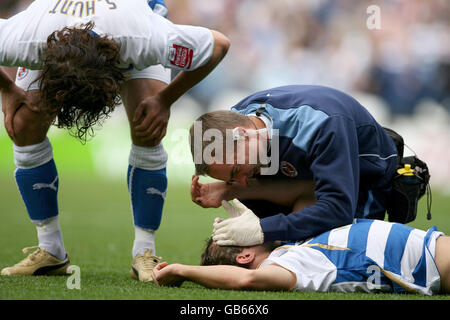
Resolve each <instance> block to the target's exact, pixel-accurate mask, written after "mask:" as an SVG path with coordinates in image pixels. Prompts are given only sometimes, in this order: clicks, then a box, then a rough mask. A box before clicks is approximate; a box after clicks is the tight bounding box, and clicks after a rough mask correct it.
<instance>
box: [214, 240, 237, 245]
mask: <svg viewBox="0 0 450 320" xmlns="http://www.w3.org/2000/svg"><path fill="white" fill-rule="evenodd" d="M217 244H218V245H219V246H221V247H225V246H235V245H236V242H235V241H234V240H218V241H217Z"/></svg>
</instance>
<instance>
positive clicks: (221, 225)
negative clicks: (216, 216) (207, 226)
mask: <svg viewBox="0 0 450 320" xmlns="http://www.w3.org/2000/svg"><path fill="white" fill-rule="evenodd" d="M233 219H234V218H228V219H224V220H222V221H220V222H214V224H213V227H214V233H216V232H218V231H219V230H221V229H223V228H225V227H226V226H228V225H229V224H230V223H233Z"/></svg>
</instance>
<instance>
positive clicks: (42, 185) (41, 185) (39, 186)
mask: <svg viewBox="0 0 450 320" xmlns="http://www.w3.org/2000/svg"><path fill="white" fill-rule="evenodd" d="M56 181H58V176H56V177H55V180H53V182H52V183H50V184H48V183H35V184H33V190H39V189H43V188H50V189H52V190H54V191H58V189H57V188H56Z"/></svg>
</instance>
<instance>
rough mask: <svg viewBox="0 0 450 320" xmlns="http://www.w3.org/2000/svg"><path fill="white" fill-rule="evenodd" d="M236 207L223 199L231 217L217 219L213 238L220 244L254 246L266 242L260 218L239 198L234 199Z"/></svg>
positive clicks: (223, 203)
mask: <svg viewBox="0 0 450 320" xmlns="http://www.w3.org/2000/svg"><path fill="white" fill-rule="evenodd" d="M233 203H234V205H235V207H236V208H234V207H233V206H231V205H230V204H229V203H228V202H227V201H222V205H223V207H224V208H225V210H227V211H228V213H229V214H230V216H231V218H229V219H226V220H221V219H216V220H215V222H214V234H213V240H214V241H216V242H217V244H218V245H219V246H254V245H257V244H261V243H263V242H264V233H263V232H262V229H261V225H260V223H259V218H258V217H257V216H256V215H255V214H254V213H253V211H251V210H250V209H248V208H247V207H246V206H244V205H243V204H242V203H241V202H240V201H239V200H237V199H233Z"/></svg>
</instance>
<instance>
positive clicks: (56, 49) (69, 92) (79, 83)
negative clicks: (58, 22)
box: [36, 22, 125, 143]
mask: <svg viewBox="0 0 450 320" xmlns="http://www.w3.org/2000/svg"><path fill="white" fill-rule="evenodd" d="M93 27H94V23H93V22H89V23H87V24H84V25H82V26H81V27H78V28H72V27H65V28H63V29H62V30H59V31H55V32H53V33H52V34H51V35H50V36H49V37H48V38H47V49H46V50H45V51H43V52H42V54H41V59H42V61H43V65H44V67H43V70H42V72H41V74H40V76H39V78H38V79H36V81H39V88H40V96H41V103H40V106H41V110H42V111H44V112H46V113H48V114H49V115H51V116H53V117H55V116H57V118H55V120H54V124H55V125H56V126H57V127H58V128H66V129H68V130H69V131H70V133H71V134H72V135H73V136H75V137H76V138H78V139H80V140H81V141H82V142H83V143H84V142H86V140H87V138H88V137H89V136H90V137H92V136H93V135H94V130H93V126H94V125H96V124H101V123H102V121H103V120H105V119H106V118H108V116H109V115H110V113H111V112H112V111H114V108H115V107H116V106H117V105H118V104H119V103H120V96H119V90H120V84H121V83H122V82H123V81H124V80H125V75H124V73H123V71H122V70H121V69H120V68H119V66H118V65H119V57H120V47H119V45H118V44H117V43H116V42H115V41H113V40H111V39H108V37H107V36H98V35H96V34H94V33H92V32H91V30H92V29H93Z"/></svg>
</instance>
